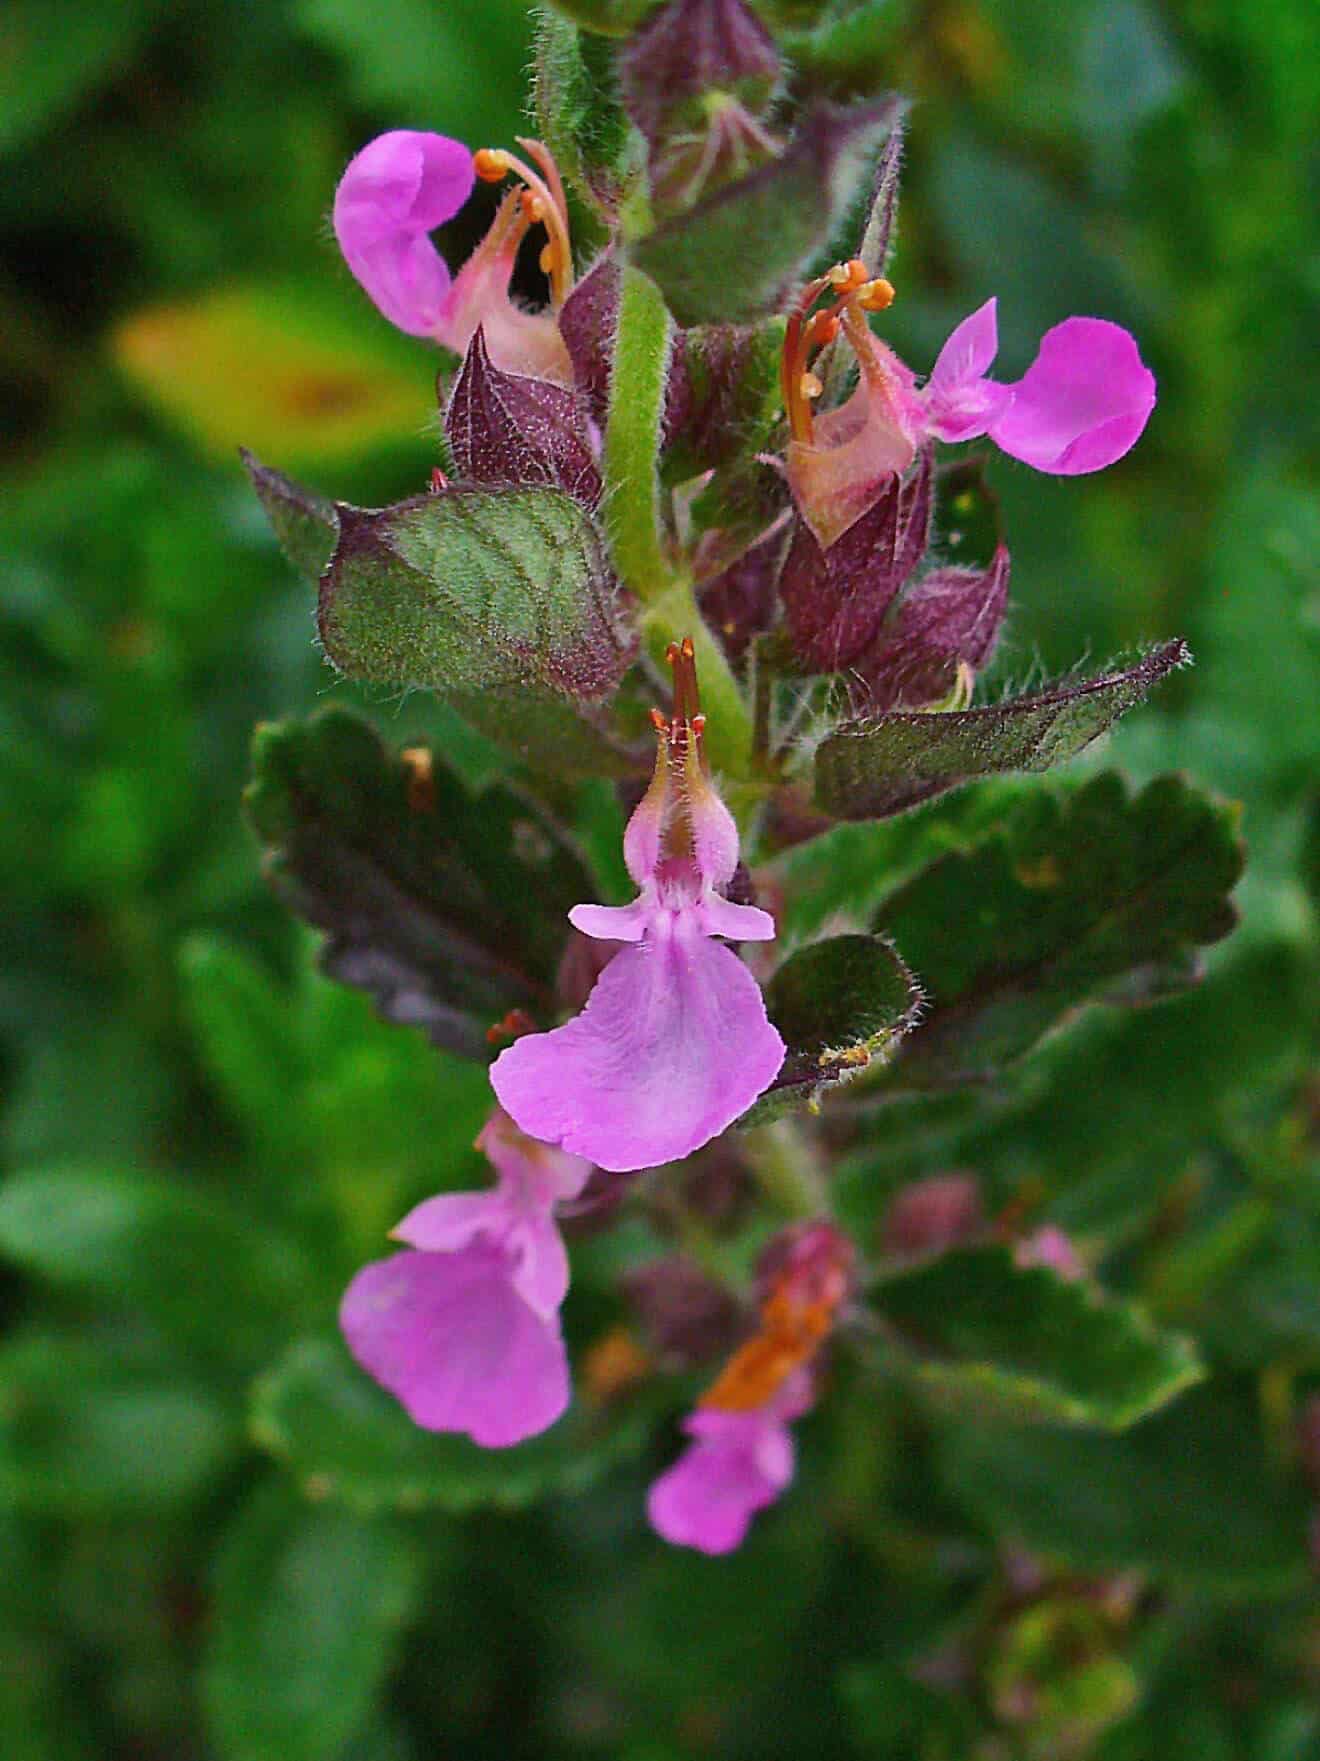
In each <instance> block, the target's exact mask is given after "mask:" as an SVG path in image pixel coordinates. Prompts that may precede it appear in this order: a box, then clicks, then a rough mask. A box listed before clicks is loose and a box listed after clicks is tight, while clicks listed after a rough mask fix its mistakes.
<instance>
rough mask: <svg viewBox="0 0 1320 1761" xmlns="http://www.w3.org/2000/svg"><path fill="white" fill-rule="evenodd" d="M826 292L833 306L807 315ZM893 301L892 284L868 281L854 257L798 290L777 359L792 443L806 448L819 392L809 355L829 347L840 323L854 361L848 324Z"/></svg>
mask: <svg viewBox="0 0 1320 1761" xmlns="http://www.w3.org/2000/svg"><path fill="white" fill-rule="evenodd" d="M827 290H828V291H829V292H831V293H833V294H834V295H835V296H836V297H835V300H834V303H833V304H832V305H831V306H829V307H828V308H827V309H826V310H824V311H820V312H817V313H815V314H814V316H809V314H810V313H811V308H812V307H813V306H814V305H815V303H816V301H817V300H818V299H819V298H820V296H821V295H822V294H823V293H825V292H826V291H827ZM893 299H894V288H893V284H892V283H891V282H889V281H887V280H886V279H885V277H884V276H883V275H877V276H872V275H871V272H870V271H869V270H868V269H867V267H866V264H865V263H863V262H862V260H861V258H860V257H851V258H849V260H848V261H847V262H846V263H836V264H835V265H834V267H833V268H832V269H831V270H829V272H828V273H827V274H825V275H822V276H820V277H819V279H817V280H816V281H811V282H808V283H807V285H806V287H804V288H803V290H802V293H801V296H800V297H799V299H798V303H797V308H796V310H795V311H793V312H792V313H790V315H789V319H788V326H787V328H786V330H785V333H784V353H783V356H782V360H781V382H782V386H783V394H784V412H785V414H786V415H787V417H788V424H789V429H790V431H791V433H792V436H793V439H794V440H797V441H802V442H804V443H806V444H807V445H810V443H811V438H812V432H813V420H812V411H811V400H812V399H813V398H817V397H819V396H820V395H821V390H822V387H821V382H820V379H819V378H818V377H817V375H816V374H815V373H813V372H812V371H811V356H812V354H813V353H814V352H815V351H817V350H819V349H822V348H824V347H826V345H827V344H829V343H831V342H833V341H834V339H835V337H836V336H837V335H838V333H839V327H840V325H841V324H842V326H843V327H844V329H845V331H847V332H848V337H849V341H850V342H851V343H852V344H853V347H854V351H855V352H858V359H859V361H860V360H861V353H860V351H857V339H856V336H855V334H854V325H856V324H858V323H863V322H864V320H863V319H861V318H860V316H859V314H860V313H861V312H883V311H884V310H885V308H886V307H887V306H889V305H891V304H892V303H893ZM850 320H851V322H850Z"/></svg>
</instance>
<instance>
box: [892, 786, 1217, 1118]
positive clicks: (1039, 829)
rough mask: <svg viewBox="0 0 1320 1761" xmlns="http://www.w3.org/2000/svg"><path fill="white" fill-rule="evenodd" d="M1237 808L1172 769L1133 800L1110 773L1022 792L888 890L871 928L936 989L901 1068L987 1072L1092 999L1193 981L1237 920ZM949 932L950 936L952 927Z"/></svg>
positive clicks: (1148, 994)
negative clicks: (967, 844) (1202, 953)
mask: <svg viewBox="0 0 1320 1761" xmlns="http://www.w3.org/2000/svg"><path fill="white" fill-rule="evenodd" d="M1242 861H1243V856H1242V847H1241V844H1240V842H1239V840H1238V837H1237V813H1236V810H1235V809H1234V808H1232V807H1230V806H1228V805H1227V804H1225V803H1222V802H1219V801H1217V800H1215V799H1214V798H1213V797H1211V796H1207V795H1203V794H1201V793H1200V792H1199V791H1197V790H1195V789H1193V788H1191V787H1190V786H1189V785H1188V784H1187V783H1185V782H1183V781H1182V780H1181V778H1178V777H1162V778H1159V779H1157V780H1156V781H1155V782H1153V783H1151V784H1149V785H1148V786H1147V787H1146V788H1145V789H1143V790H1142V791H1141V792H1140V794H1138V795H1135V796H1129V794H1128V791H1127V789H1126V787H1125V785H1124V783H1123V781H1122V779H1121V778H1120V777H1118V776H1117V775H1115V774H1114V773H1113V772H1106V773H1105V774H1103V775H1101V776H1098V777H1096V778H1095V779H1094V780H1093V781H1092V782H1090V783H1088V784H1087V785H1086V786H1085V787H1084V788H1082V789H1079V790H1077V791H1076V792H1075V793H1073V794H1070V795H1065V796H1062V797H1061V796H1059V795H1057V794H1055V793H1053V792H1052V791H1051V792H1045V793H1042V794H1040V795H1038V796H1036V797H1034V798H1029V799H1028V800H1026V801H1024V802H1023V804H1022V806H1021V807H1020V808H1019V809H1018V811H1017V812H1016V813H1015V814H1014V815H1013V817H1012V818H1011V819H1010V820H1009V821H1008V822H1007V824H1006V825H1005V826H1004V827H1003V828H1002V830H999V831H997V832H995V833H993V834H992V835H991V836H990V837H988V838H986V839H985V841H984V842H982V843H980V844H978V845H976V846H974V847H973V848H972V849H970V850H966V851H963V852H954V853H952V854H950V855H948V856H944V857H942V858H940V860H938V861H937V862H935V863H933V864H932V865H931V866H930V867H929V868H928V869H926V870H925V871H924V872H923V873H921V874H918V875H916V876H915V877H914V878H913V879H912V880H910V881H908V883H907V884H906V885H905V886H903V887H901V888H900V889H899V890H898V891H897V892H896V893H894V894H892V895H891V896H890V897H889V898H888V899H886V901H885V902H884V904H883V905H882V906H881V908H880V910H879V912H878V913H877V915H876V918H875V921H874V925H873V927H874V928H875V929H876V930H879V931H881V932H883V933H884V934H886V935H891V936H892V937H893V938H894V941H895V944H896V946H897V947H899V948H900V949H901V950H902V952H903V957H904V959H905V960H907V961H909V962H910V963H911V965H912V969H913V971H914V972H915V973H916V974H917V976H918V979H919V981H920V982H921V983H922V984H923V985H924V986H925V987H926V989H927V990H928V992H929V994H930V999H931V1007H930V1010H929V1012H928V1013H927V1015H926V1018H925V1020H924V1021H923V1022H922V1024H921V1026H920V1028H919V1029H918V1030H917V1032H916V1033H914V1034H913V1035H912V1036H911V1038H910V1039H909V1040H908V1042H907V1045H906V1046H905V1048H904V1057H903V1065H904V1072H903V1079H904V1080H908V1079H911V1080H914V1081H917V1082H919V1083H921V1082H928V1081H935V1082H947V1081H950V1080H958V1079H965V1078H968V1077H983V1076H985V1075H987V1074H988V1073H990V1072H992V1071H994V1070H995V1069H997V1068H998V1067H999V1066H1000V1065H1002V1064H1005V1063H1007V1062H1009V1061H1011V1060H1012V1059H1014V1058H1018V1057H1021V1056H1022V1054H1023V1053H1025V1052H1027V1051H1029V1050H1030V1048H1031V1047H1032V1046H1033V1045H1034V1044H1035V1043H1036V1042H1037V1041H1038V1040H1039V1039H1040V1038H1041V1037H1042V1035H1044V1034H1045V1033H1047V1032H1048V1031H1049V1030H1050V1028H1052V1027H1054V1026H1056V1025H1057V1024H1058V1023H1059V1022H1061V1021H1062V1020H1064V1019H1065V1018H1066V1017H1067V1016H1069V1015H1070V1014H1072V1013H1073V1012H1074V1011H1075V1010H1077V1009H1078V1008H1079V1007H1081V1006H1082V1005H1083V1004H1085V1003H1088V1002H1106V1001H1107V1002H1145V1001H1151V1000H1153V999H1154V998H1156V997H1158V996H1161V995H1167V994H1168V993H1169V992H1170V991H1171V990H1174V989H1178V988H1181V987H1183V986H1185V985H1187V984H1188V983H1190V982H1192V981H1193V980H1194V978H1195V977H1196V972H1197V969H1196V966H1195V954H1196V950H1197V949H1198V948H1199V947H1202V946H1204V945H1206V944H1207V943H1211V942H1215V941H1218V940H1220V939H1221V938H1222V937H1223V936H1226V935H1227V934H1228V933H1229V931H1230V930H1231V929H1232V928H1233V926H1234V923H1235V922H1236V914H1235V912H1234V910H1233V907H1232V905H1231V904H1230V902H1229V898H1228V895H1229V893H1230V891H1231V890H1232V888H1233V886H1234V884H1235V883H1236V881H1237V879H1238V877H1239V875H1240V874H1241V872H1242ZM954 925H956V926H957V930H958V933H957V934H956V935H954V934H952V933H951V926H954Z"/></svg>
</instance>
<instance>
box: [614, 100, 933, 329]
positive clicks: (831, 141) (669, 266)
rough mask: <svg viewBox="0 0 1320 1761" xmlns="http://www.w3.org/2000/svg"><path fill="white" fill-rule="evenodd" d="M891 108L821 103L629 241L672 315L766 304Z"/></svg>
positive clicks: (889, 103)
mask: <svg viewBox="0 0 1320 1761" xmlns="http://www.w3.org/2000/svg"><path fill="white" fill-rule="evenodd" d="M899 115H900V105H899V103H898V100H897V99H888V100H885V101H883V102H880V103H876V104H870V105H866V106H863V107H860V108H857V109H852V110H843V109H837V108H834V107H832V106H822V107H820V108H819V109H817V110H815V111H813V112H811V113H810V114H809V115H808V116H807V117H806V118H805V120H804V121H803V123H802V125H801V127H800V128H799V129H798V131H797V133H796V134H795V135H794V137H793V139H792V140H791V141H790V142H789V144H788V146H787V148H785V150H784V152H783V154H782V155H781V156H780V157H779V158H778V159H774V160H772V161H771V163H770V164H769V165H766V166H763V167H762V168H761V169H760V170H759V171H755V172H753V173H751V175H750V176H748V177H745V178H741V179H739V180H738V181H737V182H736V183H731V184H726V185H725V186H724V187H723V188H721V189H720V190H718V191H717V192H716V193H715V194H714V195H713V196H710V197H708V198H707V199H706V200H704V201H702V202H699V203H698V204H697V206H696V207H695V208H692V209H690V210H689V211H688V212H687V213H686V214H682V215H680V216H679V217H678V218H676V219H674V220H670V221H667V222H666V223H665V224H664V225H663V226H661V227H659V228H658V229H657V230H656V231H655V232H652V233H650V234H649V235H648V236H647V237H646V238H644V239H641V240H639V241H638V243H637V244H636V245H635V246H634V247H633V256H634V258H635V260H636V261H637V263H638V264H639V265H640V266H641V268H643V269H644V270H645V271H646V273H647V274H648V275H649V276H651V278H652V279H653V280H654V281H656V282H658V284H659V286H660V289H661V291H662V293H663V294H664V296H665V300H666V302H667V303H668V306H669V309H670V311H671V312H672V313H673V314H674V316H675V318H677V319H678V321H679V323H680V324H721V323H724V324H727V323H744V322H747V321H749V320H750V319H753V318H759V317H761V316H763V315H764V314H765V313H767V312H772V311H774V310H775V308H776V306H777V305H778V304H779V301H780V298H781V296H782V294H783V292H784V289H785V288H786V287H787V286H788V285H789V283H791V282H792V281H793V280H794V279H795V278H796V277H797V276H799V275H800V274H801V272H802V270H803V269H804V267H805V266H806V265H807V264H808V263H809V262H810V260H811V258H812V257H813V256H814V255H815V253H816V252H817V251H818V250H820V249H821V247H822V246H823V245H824V244H825V243H826V242H827V240H828V239H829V238H830V237H831V235H832V233H833V232H834V229H835V227H836V226H837V225H838V223H839V221H840V219H841V218H842V216H843V215H844V214H845V213H846V212H847V210H848V208H849V206H850V205H851V203H852V202H853V200H854V198H855V195H856V192H857V189H858V186H859V184H860V183H861V182H862V180H863V179H864V178H865V177H866V176H868V175H869V171H870V156H871V154H872V153H873V152H874V151H875V149H876V148H877V147H878V146H879V145H880V143H881V142H882V141H883V140H884V138H885V137H886V135H888V133H889V131H890V129H891V128H892V127H893V126H894V124H895V123H896V121H897V120H898V117H899Z"/></svg>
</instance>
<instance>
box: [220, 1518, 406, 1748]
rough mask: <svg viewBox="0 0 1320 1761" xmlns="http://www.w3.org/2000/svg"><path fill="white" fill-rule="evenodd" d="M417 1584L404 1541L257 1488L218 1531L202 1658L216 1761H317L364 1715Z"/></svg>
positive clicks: (398, 1534) (387, 1528)
mask: <svg viewBox="0 0 1320 1761" xmlns="http://www.w3.org/2000/svg"><path fill="white" fill-rule="evenodd" d="M421 1590H422V1571H421V1561H420V1559H419V1557H418V1553H417V1550H416V1547H415V1545H414V1543H413V1541H412V1539H411V1537H410V1536H409V1535H408V1534H407V1533H406V1532H405V1531H403V1530H402V1529H400V1528H399V1527H397V1526H395V1525H394V1524H393V1523H390V1522H368V1521H365V1520H364V1519H363V1518H361V1517H359V1516H357V1515H355V1514H354V1513H353V1512H352V1511H348V1510H344V1509H342V1508H339V1507H337V1506H332V1505H322V1506H316V1505H308V1504H305V1503H303V1502H302V1501H301V1500H299V1499H298V1498H297V1497H296V1495H295V1494H294V1493H293V1492H292V1489H291V1488H289V1487H287V1486H284V1485H281V1484H278V1483H276V1484H269V1485H265V1486H262V1487H260V1488H259V1489H258V1491H257V1492H256V1493H255V1495H254V1496H253V1497H252V1498H251V1499H250V1500H249V1501H248V1503H247V1504H246V1505H245V1506H244V1507H243V1509H242V1510H241V1511H240V1512H239V1515H238V1517H237V1519H236V1521H235V1522H234V1523H233V1525H232V1526H231V1528H230V1529H229V1531H228V1533H227V1534H226V1536H225V1538H224V1542H223V1544H222V1546H221V1550H220V1556H219V1559H218V1561H217V1564H216V1572H215V1585H214V1592H215V1593H214V1602H213V1605H212V1610H211V1626H210V1631H209V1634H208V1640H207V1648H206V1654H205V1657H204V1660H203V1665H202V1678H201V1686H202V1706H203V1710H204V1713H205V1718H206V1725H207V1729H208V1733H209V1736H210V1739H211V1741H212V1743H214V1745H215V1748H216V1752H217V1754H219V1755H220V1756H221V1757H223V1761H326V1758H327V1757H330V1756H335V1755H338V1754H339V1753H340V1751H341V1750H342V1749H343V1747H344V1745H345V1744H346V1743H348V1742H349V1741H350V1740H351V1739H352V1738H353V1737H354V1736H355V1735H356V1734H357V1732H358V1731H359V1729H360V1728H361V1727H362V1725H363V1724H364V1723H365V1722H366V1720H367V1717H368V1715H369V1714H370V1712H371V1709H372V1706H373V1704H374V1702H375V1700H376V1697H377V1694H378V1693H379V1691H380V1688H381V1685H382V1683H383V1682H384V1679H385V1676H386V1674H387V1672H388V1670H389V1668H390V1664H391V1661H392V1659H393V1655H394V1652H395V1650H396V1649H397V1646H398V1643H399V1641H400V1639H401V1636H402V1629H403V1627H404V1626H405V1625H406V1624H407V1622H408V1621H409V1619H410V1618H411V1616H412V1614H413V1612H414V1610H415V1609H416V1607H417V1604H418V1600H419V1598H420V1595H421Z"/></svg>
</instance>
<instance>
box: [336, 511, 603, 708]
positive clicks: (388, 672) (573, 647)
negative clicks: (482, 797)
mask: <svg viewBox="0 0 1320 1761" xmlns="http://www.w3.org/2000/svg"><path fill="white" fill-rule="evenodd" d="M338 512H339V541H338V543H337V544H336V546H335V552H334V555H333V557H332V558H331V560H330V563H329V565H328V567H327V568H326V570H325V573H324V574H323V575H322V577H321V591H320V606H319V614H318V623H319V628H320V632H321V640H322V641H323V643H324V644H325V651H326V655H327V657H328V658H329V659H330V660H331V661H332V662H333V663H334V665H335V666H336V667H338V668H339V669H340V671H341V672H345V673H347V674H348V675H349V676H350V678H355V679H372V680H379V681H381V682H382V683H392V684H395V685H425V686H429V687H431V688H432V689H435V690H439V691H447V690H456V691H462V690H490V689H492V688H496V689H498V688H501V687H505V688H509V687H519V688H527V687H529V686H530V687H533V688H537V687H539V688H540V689H543V690H552V691H561V692H564V693H566V694H567V695H569V696H573V697H587V698H594V697H600V696H602V695H604V694H605V693H606V692H607V691H609V690H610V689H611V688H612V687H613V686H614V685H616V684H617V683H618V681H619V678H620V677H621V675H622V673H623V671H624V668H625V666H626V664H627V645H626V642H625V639H624V636H623V633H622V631H621V630H620V628H619V627H618V625H617V624H616V621H615V607H614V578H613V575H612V574H611V572H610V568H609V564H608V562H607V561H606V558H605V552H604V547H603V545H602V542H601V539H600V537H599V534H598V533H597V531H596V528H595V526H594V525H593V524H592V521H591V518H590V516H589V515H588V514H587V513H586V511H585V510H584V509H583V508H582V507H580V506H579V504H578V503H577V502H576V501H574V500H573V498H572V497H571V496H569V495H565V494H564V492H563V491H562V490H559V489H552V488H490V487H485V488H464V487H455V488H451V489H446V490H444V491H442V492H440V493H438V494H433V495H423V496H418V497H416V498H415V499H413V500H411V501H405V502H400V503H398V504H397V505H396V506H394V507H388V508H382V509H380V510H378V511H373V510H369V509H364V508H350V507H347V506H343V505H341V506H340V508H339V510H338Z"/></svg>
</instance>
